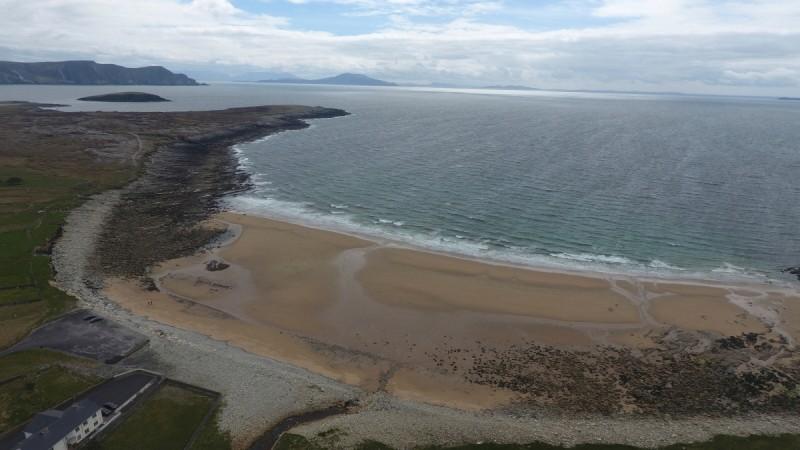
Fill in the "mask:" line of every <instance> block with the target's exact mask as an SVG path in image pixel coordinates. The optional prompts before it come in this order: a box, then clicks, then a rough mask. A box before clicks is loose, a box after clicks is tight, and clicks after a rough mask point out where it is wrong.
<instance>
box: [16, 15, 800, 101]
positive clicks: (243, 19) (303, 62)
mask: <svg viewBox="0 0 800 450" xmlns="http://www.w3.org/2000/svg"><path fill="white" fill-rule="evenodd" d="M271 1H272V2H276V1H282V2H285V1H286V0H271ZM292 1H294V2H298V1H304V2H306V3H307V5H306V6H305V7H313V5H314V3H319V2H321V1H323V0H292ZM327 1H328V2H335V3H338V4H339V5H340V6H345V7H347V11H348V13H350V14H362V15H363V14H381V15H386V16H387V17H389V18H390V20H389V22H388V23H386V25H384V26H383V28H378V29H376V30H374V31H371V32H365V33H360V34H348V35H337V34H334V33H331V32H326V31H315V30H300V29H297V28H296V27H295V26H294V25H293V21H292V17H280V16H275V15H269V14H263V13H253V12H249V11H246V10H243V9H240V8H238V7H236V6H235V5H234V4H233V3H231V2H230V1H228V0H193V1H180V0H137V1H136V2H117V1H111V0H36V1H26V2H20V1H18V0H0V10H2V11H4V14H3V15H2V16H0V49H5V50H0V52H2V53H0V57H3V58H5V57H8V58H10V57H14V58H20V57H21V58H26V59H30V60H33V59H53V58H55V57H59V58H77V57H81V58H88V59H97V60H101V61H104V62H117V63H123V64H131V65H141V64H151V63H158V64H165V65H167V66H188V65H193V66H205V67H210V66H216V67H225V66H237V67H240V66H248V67H253V68H256V67H261V68H269V69H278V70H284V71H289V72H294V73H298V74H300V75H306V76H323V75H330V74H334V73H337V72H344V71H353V72H366V73H369V74H371V75H376V76H382V77H385V78H388V79H393V80H399V81H447V82H464V83H466V82H469V83H478V84H484V83H486V84H494V83H503V84H506V83H509V84H510V83H513V84H528V85H534V86H541V87H553V88H609V89H648V90H661V89H663V90H688V91H703V92H728V93H764V92H772V91H770V89H773V90H774V92H779V91H780V92H781V93H783V92H785V90H786V89H787V88H795V87H797V86H798V85H800V29H798V27H797V25H796V24H797V23H800V2H797V1H794V0H785V1H779V0H755V1H744V0H741V1H739V0H737V1H734V0H714V1H712V0H694V1H688V0H686V1H684V0H657V1H646V0H639V1H634V0H601V1H599V0H569V1H568V2H567V3H568V5H567V6H568V8H565V10H566V9H568V10H569V11H575V14H576V15H577V16H580V17H582V18H589V19H586V20H584V21H583V22H581V24H580V25H562V26H557V25H558V24H553V26H551V27H549V28H548V29H547V30H544V31H540V30H537V29H535V28H534V27H529V26H526V23H525V21H524V20H511V19H514V17H510V18H509V19H508V20H505V21H495V22H494V23H491V22H489V21H488V20H489V19H488V17H489V16H485V15H483V14H482V13H484V12H488V11H489V9H491V10H492V14H493V15H492V17H495V16H497V15H498V14H501V13H502V12H503V11H505V10H509V11H511V10H513V9H514V8H517V9H519V8H521V7H524V4H523V5H522V6H520V4H516V5H511V3H512V0H505V1H504V2H502V3H501V2H494V1H488V2H487V1H470V0H388V1H377V0H327ZM265 5H267V7H269V5H270V3H265ZM532 13H535V10H532ZM433 16H435V17H437V18H438V20H435V21H431V20H426V18H430V17H433ZM418 19H421V20H418ZM358 20H368V18H366V17H365V18H363V19H358ZM781 89H783V90H781ZM789 93H790V94H793V93H796V91H795V92H789Z"/></svg>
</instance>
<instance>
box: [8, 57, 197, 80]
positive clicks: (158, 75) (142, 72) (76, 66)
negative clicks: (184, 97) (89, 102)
mask: <svg viewBox="0 0 800 450" xmlns="http://www.w3.org/2000/svg"><path fill="white" fill-rule="evenodd" d="M0 84H70V85H161V86H198V85H199V83H198V82H197V81H195V80H194V79H192V78H189V77H188V76H186V75H184V74H179V73H173V72H171V71H169V70H167V69H166V68H164V67H162V66H146V67H136V68H130V67H123V66H120V65H117V64H100V63H97V62H95V61H88V60H71V61H45V62H30V63H29V62H16V61H0Z"/></svg>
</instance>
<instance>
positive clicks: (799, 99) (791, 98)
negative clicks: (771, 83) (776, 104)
mask: <svg viewBox="0 0 800 450" xmlns="http://www.w3.org/2000/svg"><path fill="white" fill-rule="evenodd" d="M778 100H792V101H800V97H778Z"/></svg>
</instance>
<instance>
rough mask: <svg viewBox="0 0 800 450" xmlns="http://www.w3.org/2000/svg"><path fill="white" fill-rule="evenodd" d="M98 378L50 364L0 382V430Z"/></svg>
mask: <svg viewBox="0 0 800 450" xmlns="http://www.w3.org/2000/svg"><path fill="white" fill-rule="evenodd" d="M99 381H100V380H99V379H97V378H95V377H92V376H88V375H83V374H80V373H77V372H73V371H70V370H69V369H66V368H64V367H60V366H52V367H47V368H43V369H41V370H38V371H36V372H32V373H28V374H26V375H23V376H22V377H21V378H18V379H15V380H13V381H11V382H7V383H5V384H3V385H0V432H2V431H6V430H9V429H11V428H13V427H15V426H17V425H19V424H21V423H23V422H25V421H27V420H28V419H30V418H31V417H33V415H34V414H36V413H38V412H39V411H42V410H45V409H48V408H52V407H54V406H56V405H58V404H59V403H61V402H64V401H65V400H68V399H69V398H71V397H73V396H74V395H76V394H79V393H81V392H83V391H85V390H86V389H88V388H90V387H91V386H93V385H95V384H97V383H98V382H99Z"/></svg>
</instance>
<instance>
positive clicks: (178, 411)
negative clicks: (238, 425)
mask: <svg viewBox="0 0 800 450" xmlns="http://www.w3.org/2000/svg"><path fill="white" fill-rule="evenodd" d="M213 405H214V399H213V398H211V397H209V396H207V395H204V394H201V393H197V392H195V391H193V390H189V389H186V388H184V387H182V386H178V385H175V384H171V383H169V382H166V383H165V384H164V385H162V386H161V387H160V388H159V390H158V391H157V392H156V393H155V394H153V396H152V397H150V398H148V399H146V400H145V401H144V403H143V404H141V405H139V406H137V407H136V409H135V410H134V411H133V413H132V414H131V415H130V416H129V417H128V418H126V419H125V421H124V422H123V423H122V424H121V425H119V427H117V428H115V429H113V430H112V431H111V432H110V433H109V434H107V435H105V436H103V437H101V438H100V439H99V440H98V441H93V442H92V443H90V444H89V446H88V447H87V449H88V450H139V449H148V450H180V449H182V448H184V447H185V446H186V445H187V444H188V443H189V440H190V439H191V437H192V435H193V434H194V432H195V430H197V429H198V427H199V426H201V425H202V421H203V418H204V417H205V416H206V413H208V411H209V408H211V407H212V406H213ZM210 425H212V426H211V427H206V429H205V430H204V431H203V433H202V435H204V436H201V437H204V439H199V440H198V443H200V442H202V445H205V446H203V447H197V446H196V445H195V446H194V448H203V449H215V450H217V449H219V450H222V449H225V448H229V446H230V444H229V443H228V442H227V441H226V439H225V436H224V435H215V434H216V433H214V430H213V429H214V428H215V427H213V423H212V424H210ZM209 428H211V430H209ZM215 445H216V446H215ZM225 445H228V447H225Z"/></svg>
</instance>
